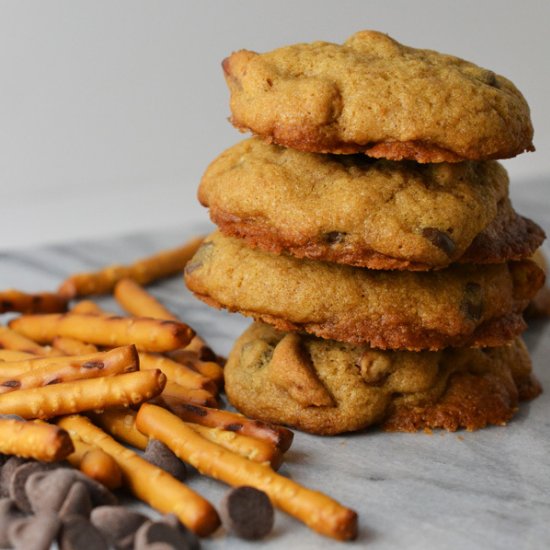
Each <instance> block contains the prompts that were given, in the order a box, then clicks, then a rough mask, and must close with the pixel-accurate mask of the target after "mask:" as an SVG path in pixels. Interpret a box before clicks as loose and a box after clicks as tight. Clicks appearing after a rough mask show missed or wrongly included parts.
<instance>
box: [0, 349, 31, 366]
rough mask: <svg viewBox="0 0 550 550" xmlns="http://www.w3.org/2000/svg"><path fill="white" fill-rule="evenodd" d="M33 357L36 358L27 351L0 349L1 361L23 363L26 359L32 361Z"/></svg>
mask: <svg viewBox="0 0 550 550" xmlns="http://www.w3.org/2000/svg"><path fill="white" fill-rule="evenodd" d="M33 357H36V355H33V354H32V353H27V352H25V351H16V350H14V349H0V361H23V360H24V359H32V358H33ZM0 368H1V367H0Z"/></svg>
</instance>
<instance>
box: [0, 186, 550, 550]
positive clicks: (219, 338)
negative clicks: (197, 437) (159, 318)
mask: <svg viewBox="0 0 550 550" xmlns="http://www.w3.org/2000/svg"><path fill="white" fill-rule="evenodd" d="M547 197H548V192H547V183H546V182H545V181H542V182H540V183H539V184H535V183H533V184H530V185H525V186H522V187H521V193H519V194H518V195H517V196H516V197H515V199H516V200H515V203H516V205H517V207H518V209H519V210H520V211H522V212H523V213H525V214H527V215H530V216H532V217H534V218H535V219H537V221H539V222H540V223H541V224H542V225H543V227H545V229H546V231H547V232H548V231H549V230H550V212H549V211H548V199H547ZM209 228H210V226H209V225H208V224H206V223H202V224H188V225H183V226H181V227H180V228H177V229H173V230H169V231H163V232H158V231H157V232H146V233H142V234H135V235H130V236H127V237H124V238H111V239H107V240H101V241H84V242H77V243H72V244H62V245H55V246H49V247H37V248H30V249H25V250H21V251H11V252H5V253H2V254H0V262H1V265H2V269H1V270H0V288H5V287H8V286H17V287H20V288H27V289H29V290H32V289H53V288H55V287H56V286H57V285H58V283H59V282H60V281H61V280H62V279H63V278H64V277H65V276H66V275H68V274H69V273H72V272H75V271H80V270H83V269H85V270H89V269H95V268H98V267H100V266H102V265H105V264H106V263H110V262H115V261H116V262H121V261H130V260H132V259H134V258H137V257H140V256H141V255H143V254H147V253H150V252H152V251H155V250H158V249H160V248H162V247H169V246H173V245H176V244H177V243H179V242H182V241H183V240H185V239H186V238H187V237H189V236H191V235H192V234H196V233H200V232H203V231H205V230H206V231H208V230H209ZM547 250H548V249H547ZM151 290H152V292H153V293H154V294H155V295H156V296H157V297H158V298H159V299H161V300H162V301H163V302H165V303H166V304H167V305H168V306H169V308H171V309H173V310H174V311H175V312H176V313H177V314H179V315H180V316H181V317H182V318H183V319H184V320H186V321H188V322H189V323H190V324H191V325H192V326H193V327H195V329H196V330H197V331H198V332H199V333H200V334H201V335H203V336H204V337H205V338H206V339H207V340H208V341H209V342H210V343H211V344H212V345H213V347H214V348H215V350H216V351H217V352H218V353H223V354H227V352H228V351H229V349H230V347H231V345H232V342H233V341H234V339H235V338H236V337H237V336H238V335H239V334H240V333H241V332H242V331H243V330H244V328H245V327H246V326H247V325H248V322H249V321H247V320H245V319H244V318H242V317H240V316H239V315H230V314H227V313H225V312H220V311H216V310H213V309H211V308H209V307H207V306H206V305H205V304H203V303H202V302H199V301H198V300H196V299H195V298H193V297H192V296H191V295H190V293H189V292H188V291H187V290H186V289H185V287H184V285H183V282H182V280H181V277H176V278H174V279H171V280H167V281H164V282H162V283H159V284H157V285H154V286H152V287H151ZM104 305H105V306H106V307H108V308H109V309H112V308H115V306H114V304H113V303H112V301H111V300H110V299H107V300H106V301H104ZM526 340H527V343H528V347H529V349H530V351H531V353H532V357H533V363H534V368H535V372H536V373H537V375H538V376H539V378H540V380H541V381H542V383H543V386H544V387H545V388H546V392H545V393H543V394H542V396H540V397H539V398H538V399H536V400H534V401H533V402H531V403H524V404H522V406H521V408H520V412H519V414H518V415H517V416H516V417H515V418H514V419H513V421H512V422H510V424H509V425H508V427H506V428H502V427H493V428H488V429H485V430H481V431H478V432H474V433H467V432H460V433H455V434H450V433H443V432H434V434H433V435H426V434H424V433H418V434H388V433H382V432H379V431H376V430H372V431H368V432H365V433H360V434H355V435H346V436H339V437H330V438H322V437H315V436H311V435H306V434H302V433H297V434H296V437H295V441H294V444H293V446H292V448H291V450H290V451H289V453H288V454H287V457H286V462H285V464H284V465H283V467H282V469H281V472H282V473H283V474H285V475H289V476H291V477H292V478H293V479H296V480H297V481H299V482H301V483H303V484H305V485H307V486H309V487H312V488H315V489H319V490H322V491H325V492H327V493H328V494H330V495H332V496H333V497H335V498H336V499H338V500H340V501H341V502H342V503H344V504H346V505H348V506H350V507H352V508H354V509H355V510H357V512H358V513H359V521H360V527H361V529H360V536H359V539H358V540H357V541H356V542H355V543H348V544H345V545H344V544H340V543H335V542H334V541H332V540H329V539H325V538H322V537H321V536H319V535H317V534H315V533H313V532H311V531H309V530H308V529H307V528H305V527H304V526H303V525H301V524H299V523H298V522H296V521H295V520H293V519H291V518H289V517H288V516H285V515H284V514H282V513H278V514H277V518H276V524H275V529H274V531H273V533H272V534H271V536H270V537H269V538H268V539H267V540H266V541H263V542H262V544H261V547H262V548H273V549H280V548H299V549H311V550H317V549H321V548H327V549H328V548H334V547H340V546H341V547H342V548H344V547H346V548H363V547H368V548H371V549H373V550H400V549H402V548H407V549H410V550H451V549H453V550H462V549H479V550H489V549H495V550H497V549H498V550H518V549H519V550H523V549H530V550H539V549H540V550H543V549H546V548H548V543H549V542H550V459H549V457H550V437H549V436H550V428H549V426H550V424H549V420H548V419H549V418H550V370H549V369H548V357H549V356H550V323H546V324H545V323H538V324H536V325H535V326H533V327H531V328H530V329H529V331H528V332H527V333H526ZM190 485H191V486H192V487H193V488H195V489H197V491H199V492H200V493H201V494H204V495H205V496H206V497H207V498H209V499H210V500H211V501H212V502H213V503H214V504H215V505H218V504H219V501H220V499H221V497H222V495H223V493H224V491H225V487H223V486H222V485H221V484H220V483H218V482H215V481H211V480H209V479H206V478H204V477H200V476H193V477H192V478H191V480H190ZM204 547H205V548H213V549H215V548H226V549H240V548H257V547H258V545H257V544H253V543H245V542H243V541H241V540H238V539H235V538H232V537H227V536H225V535H224V533H223V531H219V532H218V533H217V534H216V535H215V536H214V537H213V538H212V539H209V540H207V541H205V542H204Z"/></svg>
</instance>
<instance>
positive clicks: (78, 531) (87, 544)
mask: <svg viewBox="0 0 550 550" xmlns="http://www.w3.org/2000/svg"><path fill="white" fill-rule="evenodd" d="M58 543H59V550H84V549H85V550H109V546H108V544H107V541H106V540H105V539H104V538H103V535H102V534H101V533H100V532H99V530H98V529H96V528H95V527H94V526H93V525H92V524H91V523H90V522H89V521H88V520H87V519H86V518H85V517H82V516H76V515H75V516H70V515H69V516H66V517H65V518H63V526H62V527H61V532H60V533H59V539H58Z"/></svg>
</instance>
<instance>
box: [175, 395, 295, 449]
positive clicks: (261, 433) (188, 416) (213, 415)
mask: <svg viewBox="0 0 550 550" xmlns="http://www.w3.org/2000/svg"><path fill="white" fill-rule="evenodd" d="M167 405H168V409H169V410H170V411H171V412H173V413H174V414H175V415H176V416H178V417H179V418H181V419H182V420H185V421H186V422H194V423H195V424H200V425H201V426H208V427H210V428H220V429H222V430H227V431H230V432H236V433H239V434H242V435H248V436H250V437H255V438H256V439H263V440H265V441H269V442H270V443H272V444H273V445H275V447H277V448H278V449H279V450H280V451H281V452H283V453H285V452H286V451H288V449H289V448H290V445H291V444H292V439H293V437H294V433H293V432H291V431H290V430H289V429H287V428H283V427H282V426H275V425H273V424H266V423H265V422H261V421H259V420H252V419H251V418H247V417H246V416H243V415H242V414H238V413H234V412H230V411H222V410H219V409H212V408H209V407H202V406H200V405H191V404H181V405H172V404H170V403H167Z"/></svg>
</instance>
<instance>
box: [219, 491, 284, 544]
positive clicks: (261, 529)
mask: <svg viewBox="0 0 550 550" xmlns="http://www.w3.org/2000/svg"><path fill="white" fill-rule="evenodd" d="M220 516H221V518H222V521H223V524H224V526H225V527H226V528H227V530H228V531H230V532H233V533H235V534H236V535H237V536H238V537H241V538H243V539H248V540H255V539H260V538H262V537H265V536H266V535H267V534H268V533H269V532H270V531H271V529H272V528H273V521H274V513H273V505H272V504H271V501H270V500H269V497H268V496H267V495H266V494H265V493H264V492H263V491H259V490H258V489H254V487H246V486H243V487H236V488H234V489H231V490H230V491H228V492H227V493H226V495H225V497H224V499H223V501H222V504H221V508H220Z"/></svg>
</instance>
